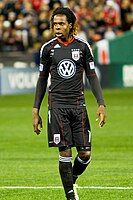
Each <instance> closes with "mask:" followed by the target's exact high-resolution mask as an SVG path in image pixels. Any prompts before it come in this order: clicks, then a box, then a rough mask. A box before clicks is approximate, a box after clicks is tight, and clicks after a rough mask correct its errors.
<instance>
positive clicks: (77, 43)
mask: <svg viewBox="0 0 133 200" xmlns="http://www.w3.org/2000/svg"><path fill="white" fill-rule="evenodd" d="M40 58H41V63H40V67H39V68H40V73H42V74H43V75H45V77H46V80H47V78H48V76H49V75H50V77H51V85H50V87H49V106H50V107H53V106H54V107H79V106H84V105H85V100H84V86H83V73H84V71H85V73H86V75H87V77H90V76H96V74H95V69H94V61H93V54H92V50H91V48H90V45H89V44H88V43H87V42H86V41H84V40H82V39H80V38H78V37H74V39H73V41H72V42H71V43H69V44H68V45H64V44H63V43H60V42H59V41H58V39H57V38H54V39H52V40H50V41H49V42H47V43H46V44H44V45H43V46H42V48H41V51H40Z"/></svg>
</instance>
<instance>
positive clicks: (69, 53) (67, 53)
mask: <svg viewBox="0 0 133 200" xmlns="http://www.w3.org/2000/svg"><path fill="white" fill-rule="evenodd" d="M55 47H58V48H55ZM55 47H54V48H53V49H51V51H50V58H51V63H52V65H58V64H59V63H60V62H63V61H68V62H74V63H75V64H76V65H80V64H81V63H82V62H83V51H82V49H80V48H75V47H72V48H69V47H65V46H63V47H61V46H60V45H59V44H57V45H56V46H55Z"/></svg>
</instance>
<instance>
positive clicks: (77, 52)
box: [72, 49, 80, 61]
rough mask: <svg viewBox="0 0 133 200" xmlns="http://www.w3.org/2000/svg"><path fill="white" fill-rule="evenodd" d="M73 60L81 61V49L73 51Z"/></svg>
mask: <svg viewBox="0 0 133 200" xmlns="http://www.w3.org/2000/svg"><path fill="white" fill-rule="evenodd" d="M72 59H73V60H75V61H77V60H79V59H80V49H72Z"/></svg>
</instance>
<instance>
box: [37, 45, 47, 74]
mask: <svg viewBox="0 0 133 200" xmlns="http://www.w3.org/2000/svg"><path fill="white" fill-rule="evenodd" d="M49 67H50V54H49V48H48V46H47V45H46V44H44V45H43V46H42V47H41V50H40V65H39V71H40V72H44V73H49Z"/></svg>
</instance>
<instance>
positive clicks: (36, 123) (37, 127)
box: [32, 108, 42, 135]
mask: <svg viewBox="0 0 133 200" xmlns="http://www.w3.org/2000/svg"><path fill="white" fill-rule="evenodd" d="M32 120H33V129H34V132H35V133H36V134H37V135H39V134H40V132H41V128H42V119H41V117H40V115H39V112H38V109H37V108H33V110H32Z"/></svg>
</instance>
